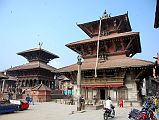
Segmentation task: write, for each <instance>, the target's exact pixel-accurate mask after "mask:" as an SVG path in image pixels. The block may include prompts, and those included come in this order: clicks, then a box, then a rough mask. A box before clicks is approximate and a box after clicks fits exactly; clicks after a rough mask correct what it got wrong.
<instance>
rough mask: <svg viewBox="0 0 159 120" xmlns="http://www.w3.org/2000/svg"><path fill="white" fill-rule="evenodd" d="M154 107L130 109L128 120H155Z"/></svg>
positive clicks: (151, 105) (148, 105)
mask: <svg viewBox="0 0 159 120" xmlns="http://www.w3.org/2000/svg"><path fill="white" fill-rule="evenodd" d="M155 108H156V107H155V105H153V104H145V105H144V106H143V108H142V109H141V111H140V110H138V109H132V110H131V111H130V113H129V116H128V118H129V119H130V120H157V119H156V117H155V115H154V113H153V112H154V110H155Z"/></svg>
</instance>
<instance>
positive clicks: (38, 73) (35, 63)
mask: <svg viewBox="0 0 159 120" xmlns="http://www.w3.org/2000/svg"><path fill="white" fill-rule="evenodd" d="M17 54H18V55H21V56H23V57H24V58H26V59H27V60H28V63H26V64H24V65H20V66H16V67H12V68H10V69H8V70H7V75H9V76H16V77H17V86H19V87H20V88H23V89H26V88H32V87H34V86H36V85H39V84H44V85H46V86H47V87H49V88H51V89H53V88H54V76H55V70H56V68H54V67H52V66H50V65H48V64H47V63H49V61H51V60H53V59H55V58H59V57H58V56H57V55H55V54H53V53H51V52H48V51H46V50H44V49H42V48H41V47H39V48H34V49H29V50H26V51H23V52H19V53H17Z"/></svg>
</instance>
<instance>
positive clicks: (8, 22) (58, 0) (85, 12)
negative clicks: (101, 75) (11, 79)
mask: <svg viewBox="0 0 159 120" xmlns="http://www.w3.org/2000/svg"><path fill="white" fill-rule="evenodd" d="M155 7H156V0H0V55H1V57H0V71H2V70H5V69H7V68H10V67H11V66H17V65H22V64H25V63H26V62H27V61H26V59H25V58H23V57H21V56H19V55H17V54H16V53H18V52H21V51H24V50H28V49H31V48H36V47H38V43H39V42H43V46H42V48H43V49H45V50H48V51H50V52H52V53H54V54H56V55H58V56H59V57H60V58H58V59H55V60H52V61H51V62H50V63H49V64H50V65H52V66H54V67H57V68H59V67H64V66H67V65H70V64H73V63H76V62H77V54H76V53H75V52H74V51H72V50H70V49H69V48H67V47H66V46H65V44H67V43H71V42H74V41H77V40H82V39H86V38H88V36H87V35H86V34H85V33H84V32H83V31H82V30H81V29H80V28H79V27H78V26H77V25H76V23H85V22H90V21H94V20H98V19H99V17H100V16H102V14H103V12H104V10H105V9H106V10H107V11H108V12H109V13H111V16H116V15H121V14H125V13H126V12H127V11H128V15H129V20H130V24H131V27H132V31H134V32H140V39H141V47H142V53H139V54H137V55H135V56H134V57H135V58H140V59H144V60H150V61H154V59H153V56H156V54H157V52H159V47H158V43H159V42H158V41H159V37H158V36H159V29H154V27H153V26H154V18H155Z"/></svg>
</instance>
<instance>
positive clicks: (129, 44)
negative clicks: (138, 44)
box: [125, 39, 133, 50]
mask: <svg viewBox="0 0 159 120" xmlns="http://www.w3.org/2000/svg"><path fill="white" fill-rule="evenodd" d="M132 42H133V39H131V40H130V41H129V43H128V45H127V46H126V48H125V50H127V49H128V48H129V47H130V46H131V43H132Z"/></svg>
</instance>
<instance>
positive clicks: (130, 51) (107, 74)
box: [59, 11, 154, 105]
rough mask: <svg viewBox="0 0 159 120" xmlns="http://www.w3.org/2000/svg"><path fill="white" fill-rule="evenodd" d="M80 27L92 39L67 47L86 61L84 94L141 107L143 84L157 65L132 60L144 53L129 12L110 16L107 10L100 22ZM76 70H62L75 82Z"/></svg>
mask: <svg viewBox="0 0 159 120" xmlns="http://www.w3.org/2000/svg"><path fill="white" fill-rule="evenodd" d="M77 26H78V27H80V28H81V29H82V30H83V31H84V32H85V33H86V34H87V35H88V36H89V37H90V38H89V39H84V40H80V41H76V42H72V43H69V44H66V46H67V47H68V48H70V49H71V50H73V51H75V52H76V53H78V54H80V55H81V56H82V58H83V62H82V65H81V81H80V83H81V85H80V86H81V95H83V96H84V97H85V99H86V100H92V99H93V96H96V97H97V98H98V99H99V100H105V99H106V98H107V96H110V97H111V98H112V100H114V101H118V100H119V99H120V98H122V99H124V100H125V102H126V103H127V104H129V105H130V104H131V105H132V102H133V104H135V105H139V104H140V101H141V99H142V87H143V82H144V81H145V80H146V82H147V83H148V82H149V79H150V77H151V76H152V74H153V67H154V63H153V62H150V61H146V60H141V59H135V58H132V57H133V56H134V55H135V54H137V53H141V44H140V35H139V32H132V29H131V25H130V22H129V18H128V13H126V14H123V15H118V16H114V17H111V16H110V15H109V14H107V12H106V11H105V12H104V14H103V16H102V18H101V19H100V20H96V21H92V22H87V23H83V24H77ZM99 33H100V34H99ZM98 42H99V44H98ZM98 45H99V47H97V46H98ZM97 48H99V49H98V50H97ZM97 51H98V54H97ZM97 55H98V56H97ZM97 58H98V59H97ZM96 62H97V68H96V70H97V71H95V66H96ZM77 70H78V65H77V64H76V63H75V64H72V65H69V66H66V67H63V68H60V69H59V71H60V72H61V73H63V74H65V75H66V76H67V77H68V78H70V79H72V80H74V81H76V78H77ZM95 72H96V73H97V76H95ZM146 85H147V84H146Z"/></svg>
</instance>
